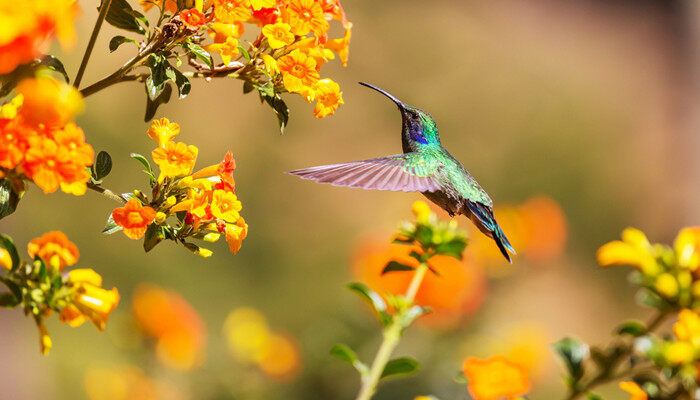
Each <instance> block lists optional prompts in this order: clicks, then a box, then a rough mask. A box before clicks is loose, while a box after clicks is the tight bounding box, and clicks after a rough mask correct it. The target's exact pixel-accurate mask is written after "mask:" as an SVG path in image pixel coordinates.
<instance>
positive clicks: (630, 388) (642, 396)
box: [620, 382, 647, 400]
mask: <svg viewBox="0 0 700 400" xmlns="http://www.w3.org/2000/svg"><path fill="white" fill-rule="evenodd" d="M620 389H622V390H624V391H625V392H627V393H629V394H631V395H632V396H631V397H630V400H647V394H646V392H645V391H643V390H642V388H640V387H639V386H638V385H637V384H636V383H634V382H620Z"/></svg>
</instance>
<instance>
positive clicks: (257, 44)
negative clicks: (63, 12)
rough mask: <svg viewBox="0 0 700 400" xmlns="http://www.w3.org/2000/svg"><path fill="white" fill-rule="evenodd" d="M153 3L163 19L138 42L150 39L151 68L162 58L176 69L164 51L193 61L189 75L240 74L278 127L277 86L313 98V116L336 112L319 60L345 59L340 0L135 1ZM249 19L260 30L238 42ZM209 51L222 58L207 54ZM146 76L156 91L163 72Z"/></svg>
mask: <svg viewBox="0 0 700 400" xmlns="http://www.w3.org/2000/svg"><path fill="white" fill-rule="evenodd" d="M156 4H157V5H158V9H159V11H160V14H161V20H162V21H164V25H163V27H162V33H161V34H160V35H159V36H158V37H157V38H155V39H154V37H153V36H154V34H149V35H148V37H147V38H146V42H145V43H144V46H148V44H153V46H152V49H151V50H152V53H153V56H152V57H151V61H149V63H150V64H149V66H150V68H151V70H152V73H154V72H155V71H156V70H157V69H158V68H161V66H162V68H163V69H166V70H167V69H172V70H173V71H175V68H173V67H172V66H171V65H170V64H169V61H168V59H173V58H179V57H187V58H188V61H189V65H190V66H191V67H193V68H194V69H195V72H194V73H191V74H190V73H187V75H188V76H193V77H197V76H204V77H209V78H210V77H217V76H229V77H234V78H238V79H241V80H243V81H244V82H245V86H244V92H246V93H247V92H249V91H252V90H257V91H258V92H259V94H260V97H261V100H264V101H266V102H267V103H268V104H269V105H270V106H271V107H272V108H273V109H274V111H275V112H276V113H277V115H278V118H279V120H280V124H281V125H282V128H283V127H284V125H285V124H286V121H287V118H288V110H287V108H286V105H284V102H283V101H282V100H281V98H280V96H279V94H281V93H285V92H290V93H297V94H299V95H301V96H302V97H303V98H304V99H306V100H307V101H308V102H313V101H316V107H315V108H314V115H315V116H316V117H317V118H323V117H325V116H327V115H331V114H333V113H335V111H336V109H337V108H338V107H339V106H340V105H341V104H343V98H342V93H341V92H340V87H339V86H338V84H337V83H335V82H333V81H332V80H330V79H322V78H321V76H320V70H321V67H322V66H323V65H324V64H325V63H326V62H328V61H329V60H332V59H334V58H335V57H336V55H337V57H338V58H339V59H340V61H341V62H342V63H343V65H346V64H347V61H348V46H349V43H350V37H351V29H352V24H351V23H350V22H349V21H348V20H347V18H346V16H345V12H344V11H343V8H342V6H341V5H340V1H339V0H213V1H200V2H195V3H194V4H190V6H189V7H191V8H179V5H180V6H182V5H181V3H180V2H175V1H170V0H167V1H160V2H154V1H143V2H142V5H143V8H144V10H145V11H149V10H150V9H152V8H154V7H153V6H154V5H156ZM132 14H133V12H132ZM127 18H128V16H127ZM332 20H338V21H340V22H341V23H342V26H343V28H344V30H345V34H344V35H343V37H342V38H337V39H329V38H328V32H329V29H330V23H329V22H330V21H332ZM250 26H255V27H257V28H259V29H260V30H259V32H256V33H255V36H253V38H255V39H254V40H253V41H252V43H248V44H244V43H245V42H244V40H243V38H242V37H243V35H244V34H245V31H246V29H247V27H250ZM144 46H141V47H144ZM212 55H217V56H218V58H219V59H220V60H221V62H220V63H216V62H214V60H213V59H212V57H211V56H212ZM173 75H174V77H173V79H172V80H173V81H174V82H175V83H176V85H177V86H178V88H179V89H180V94H181V95H185V94H186V92H183V89H184V86H183V85H184V82H185V81H187V77H186V75H185V74H182V73H180V72H179V71H178V72H173ZM149 79H150V86H151V87H156V88H159V89H157V90H154V91H153V93H152V95H153V96H152V99H155V97H156V95H157V93H159V92H160V89H162V88H163V85H162V84H163V82H165V81H166V80H167V79H168V78H167V77H165V76H164V75H163V77H162V78H158V77H157V76H156V79H155V80H154V78H153V75H152V77H151V78H149ZM148 86H149V81H147V87H148ZM186 90H189V85H187V89H186Z"/></svg>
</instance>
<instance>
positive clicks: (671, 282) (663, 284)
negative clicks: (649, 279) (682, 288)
mask: <svg viewBox="0 0 700 400" xmlns="http://www.w3.org/2000/svg"><path fill="white" fill-rule="evenodd" d="M654 288H655V289H656V290H657V291H658V292H659V293H661V295H663V296H664V297H676V295H678V280H676V277H675V276H673V275H671V274H669V273H668V272H664V273H663V274H661V275H659V276H658V277H657V278H656V281H655V282H654Z"/></svg>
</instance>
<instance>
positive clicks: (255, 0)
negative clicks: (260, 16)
mask: <svg viewBox="0 0 700 400" xmlns="http://www.w3.org/2000/svg"><path fill="white" fill-rule="evenodd" d="M275 3H276V1H275V0H250V4H251V6H253V10H255V11H258V10H260V9H261V8H273V7H275V5H276V4H275Z"/></svg>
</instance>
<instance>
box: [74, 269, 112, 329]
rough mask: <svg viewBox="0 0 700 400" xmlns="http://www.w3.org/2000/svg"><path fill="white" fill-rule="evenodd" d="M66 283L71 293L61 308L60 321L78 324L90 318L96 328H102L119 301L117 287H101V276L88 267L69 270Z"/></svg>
mask: <svg viewBox="0 0 700 400" xmlns="http://www.w3.org/2000/svg"><path fill="white" fill-rule="evenodd" d="M68 284H69V285H70V286H71V288H72V290H73V295H72V298H71V300H70V303H69V304H68V305H67V306H66V307H64V308H63V309H62V310H61V321H62V322H66V323H68V324H69V325H71V326H78V325H80V324H82V323H83V322H85V320H86V319H90V321H92V323H93V324H94V325H95V327H97V329H99V330H104V328H105V324H106V323H107V319H108V318H109V315H110V314H111V313H112V311H113V310H114V308H115V307H116V306H117V304H118V303H119V292H118V291H117V288H112V289H111V290H105V289H103V288H102V277H101V276H100V275H99V274H98V273H97V272H95V271H93V270H92V269H89V268H86V269H74V270H72V271H70V272H69V273H68Z"/></svg>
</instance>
